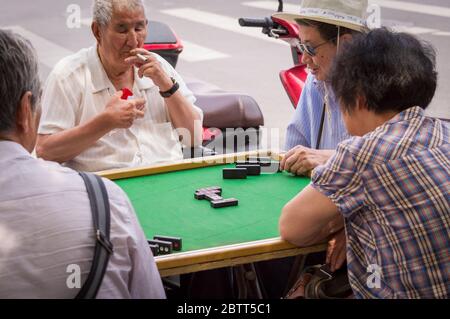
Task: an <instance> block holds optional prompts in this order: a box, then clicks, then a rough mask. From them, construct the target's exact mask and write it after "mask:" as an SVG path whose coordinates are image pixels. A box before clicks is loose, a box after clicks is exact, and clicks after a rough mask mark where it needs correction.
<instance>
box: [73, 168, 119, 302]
mask: <svg viewBox="0 0 450 319" xmlns="http://www.w3.org/2000/svg"><path fill="white" fill-rule="evenodd" d="M79 174H80V176H81V177H82V178H83V181H84V183H85V185H86V190H87V192H88V195H89V201H90V203H91V211H92V220H93V222H94V230H95V236H96V239H97V240H96V244H95V251H94V260H93V262H92V266H91V270H90V272H89V276H88V278H87V279H86V282H85V283H84V285H83V287H82V288H81V290H80V291H79V293H78V295H77V296H76V297H75V298H77V299H93V298H95V296H96V295H97V292H98V289H99V287H100V284H101V283H102V280H103V276H104V275H105V271H106V266H107V265H108V261H109V256H110V254H112V252H113V245H112V243H111V242H110V240H109V235H110V222H111V221H110V207H109V199H108V193H107V191H106V187H105V184H104V183H103V181H102V179H101V178H100V177H99V176H97V175H94V174H89V173H83V172H79Z"/></svg>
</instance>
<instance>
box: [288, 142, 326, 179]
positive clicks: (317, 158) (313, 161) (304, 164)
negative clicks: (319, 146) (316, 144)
mask: <svg viewBox="0 0 450 319" xmlns="http://www.w3.org/2000/svg"><path fill="white" fill-rule="evenodd" d="M333 154H334V151H333V150H315V149H311V148H308V147H304V146H301V145H297V146H295V147H294V148H292V149H291V150H290V151H289V152H287V153H286V155H284V157H283V159H282V160H281V163H280V167H281V169H282V170H286V171H288V172H291V173H293V174H296V175H309V173H310V172H311V171H312V170H313V169H314V168H316V167H317V166H319V165H323V164H325V163H326V162H327V160H328V159H329V158H330V157H331V156H332V155H333Z"/></svg>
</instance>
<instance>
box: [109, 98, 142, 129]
mask: <svg viewBox="0 0 450 319" xmlns="http://www.w3.org/2000/svg"><path fill="white" fill-rule="evenodd" d="M121 96H122V91H118V92H116V93H115V94H114V95H113V97H112V98H111V99H110V100H109V102H108V104H107V105H106V108H105V111H104V114H105V115H106V116H107V118H108V125H110V127H111V130H113V129H116V128H129V127H131V126H132V125H133V122H134V120H135V119H137V118H142V117H144V115H145V112H144V107H145V100H144V99H133V100H122V99H121Z"/></svg>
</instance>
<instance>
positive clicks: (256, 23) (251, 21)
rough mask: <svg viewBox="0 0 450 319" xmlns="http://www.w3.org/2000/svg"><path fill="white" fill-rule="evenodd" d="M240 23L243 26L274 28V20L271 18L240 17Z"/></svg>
mask: <svg viewBox="0 0 450 319" xmlns="http://www.w3.org/2000/svg"><path fill="white" fill-rule="evenodd" d="M239 25H240V26H241V27H256V28H272V27H273V26H274V22H273V21H272V19H271V18H263V19H259V18H256V19H255V18H239Z"/></svg>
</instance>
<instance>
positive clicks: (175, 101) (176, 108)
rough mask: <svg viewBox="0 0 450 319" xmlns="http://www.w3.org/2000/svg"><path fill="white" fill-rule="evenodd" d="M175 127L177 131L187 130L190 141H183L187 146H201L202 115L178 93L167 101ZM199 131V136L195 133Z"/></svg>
mask: <svg viewBox="0 0 450 319" xmlns="http://www.w3.org/2000/svg"><path fill="white" fill-rule="evenodd" d="M165 102H166V104H167V108H168V110H169V114H170V118H171V119H172V123H173V126H174V127H175V128H177V129H186V130H188V131H189V133H190V141H183V144H185V145H186V146H196V145H199V144H201V136H202V135H201V123H200V115H199V114H198V113H197V112H196V111H195V109H194V107H193V106H192V104H191V103H190V102H189V101H188V100H187V99H186V98H185V97H184V96H183V95H182V94H181V92H179V91H178V92H176V93H175V94H174V95H172V96H171V97H170V98H167V99H165ZM196 130H197V134H196V133H195V131H196Z"/></svg>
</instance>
